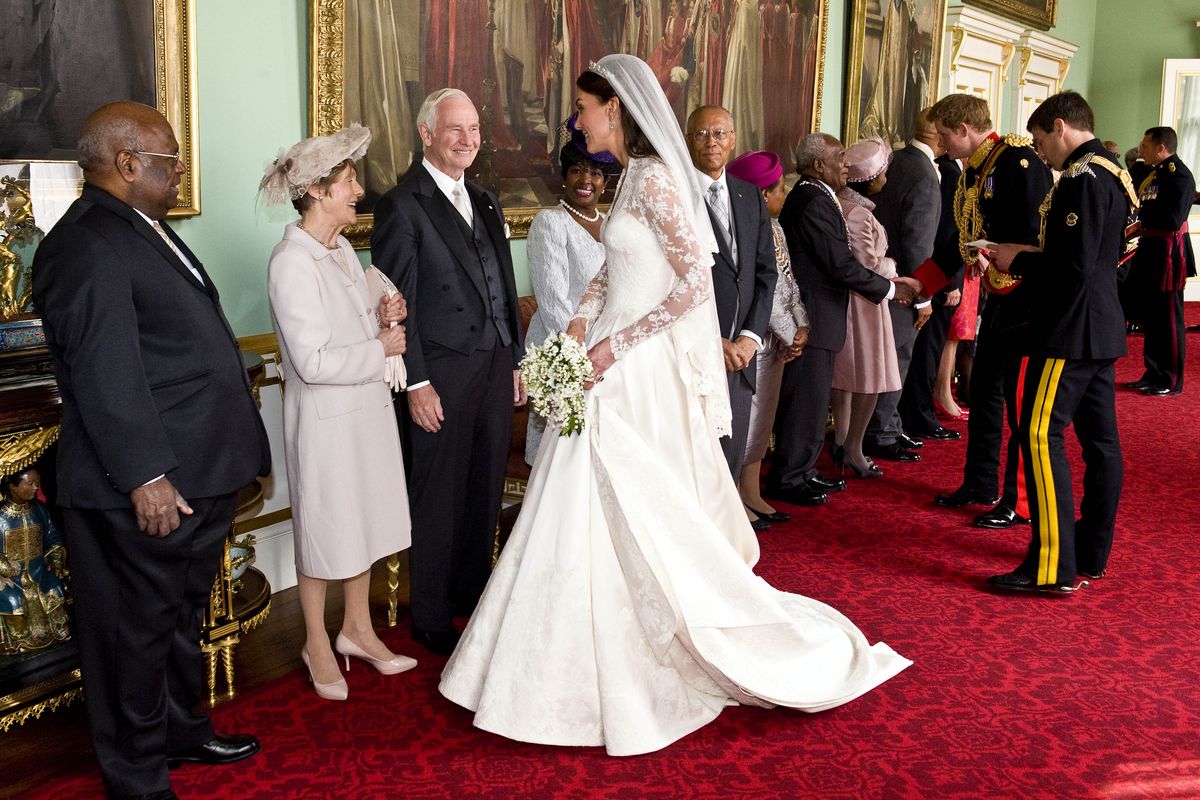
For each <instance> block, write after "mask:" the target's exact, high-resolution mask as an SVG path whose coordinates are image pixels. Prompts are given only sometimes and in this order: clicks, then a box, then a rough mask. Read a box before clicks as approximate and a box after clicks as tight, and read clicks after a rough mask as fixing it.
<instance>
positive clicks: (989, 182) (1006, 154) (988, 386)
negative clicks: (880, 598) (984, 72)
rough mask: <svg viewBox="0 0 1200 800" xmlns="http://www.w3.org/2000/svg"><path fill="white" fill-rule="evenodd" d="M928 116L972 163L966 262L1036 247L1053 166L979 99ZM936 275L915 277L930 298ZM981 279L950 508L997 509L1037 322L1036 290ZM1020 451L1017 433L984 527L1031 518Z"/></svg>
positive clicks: (958, 210)
mask: <svg viewBox="0 0 1200 800" xmlns="http://www.w3.org/2000/svg"><path fill="white" fill-rule="evenodd" d="M929 116H930V118H931V119H932V120H933V121H934V125H935V126H936V127H937V130H938V136H939V139H940V140H941V143H942V146H943V147H944V148H945V150H946V153H947V155H949V156H950V157H951V158H962V159H966V160H967V161H966V168H965V169H964V170H963V174H962V176H961V177H960V178H959V182H958V188H957V190H956V192H955V197H954V211H955V221H956V223H957V225H958V236H959V251H960V255H961V256H962V260H963V263H965V264H967V265H968V268H969V269H970V268H975V269H976V270H979V269H980V267H979V266H978V265H979V264H980V262H979V261H978V260H977V256H978V251H977V250H976V248H973V247H969V246H968V243H969V242H973V241H976V240H980V239H987V240H989V241H993V242H1015V243H1018V244H1030V245H1031V244H1034V243H1036V242H1037V239H1038V227H1039V220H1038V215H1037V209H1038V204H1039V203H1041V201H1042V198H1044V197H1045V196H1046V192H1047V191H1048V190H1049V189H1050V186H1051V183H1052V182H1053V181H1052V178H1051V175H1050V170H1049V169H1047V168H1046V165H1045V164H1043V163H1042V161H1041V159H1039V158H1038V156H1037V153H1035V152H1034V151H1033V149H1032V148H1031V147H1030V146H1029V142H1030V140H1029V139H1027V138H1025V137H1018V136H1013V135H1009V136H1005V137H1000V136H998V135H997V134H996V132H995V130H993V129H992V122H991V116H990V113H989V112H988V107H987V102H986V101H984V100H983V99H982V98H979V97H972V96H971V95H966V94H952V95H947V96H946V97H943V98H942V99H941V100H939V101H938V102H937V103H935V104H934V105H933V107H932V108H931V109H930V110H929ZM947 269H949V270H951V271H952V269H953V267H951V266H949V265H947ZM944 271H945V270H943V272H944ZM930 275H931V271H930V270H928V269H918V270H917V273H916V277H917V279H918V280H921V281H922V283H923V284H925V291H924V293H923V294H925V295H928V294H929V293H930V292H932V291H936V290H937V289H938V288H940V287H939V286H937V285H936V281H932V280H931V277H930ZM934 277H936V275H935V276H934ZM981 282H982V285H983V287H984V288H985V289H987V290H988V292H989V294H988V297H987V303H986V305H985V306H984V310H983V325H982V328H981V329H980V332H979V341H978V344H977V347H976V350H975V364H974V367H973V368H972V371H971V392H970V409H971V415H970V418H969V419H968V421H967V461H966V464H965V465H964V466H963V482H962V485H961V486H960V487H959V488H958V489H956V490H955V491H953V492H951V493H950V494H945V495H939V496H938V497H937V498H935V500H934V502H935V503H937V504H938V505H940V506H947V507H951V508H958V507H961V506H965V505H967V504H969V503H981V504H992V503H996V483H997V474H998V471H999V467H1000V444H1001V442H1002V440H1003V437H1004V420H1005V407H1006V406H1007V407H1008V414H1007V417H1008V425H1009V430H1010V431H1016V427H1017V409H1018V407H1019V405H1020V395H1019V393H1018V391H1017V388H1018V385H1019V378H1020V374H1021V367H1022V354H1021V352H1020V349H1019V347H1018V346H1017V340H1018V339H1019V338H1020V336H1021V334H1022V333H1023V331H1024V329H1025V328H1026V327H1027V326H1028V324H1029V301H1030V297H1029V294H1030V293H1029V291H1028V290H1027V289H1026V288H1025V287H1022V286H1020V285H1019V282H1018V281H1014V280H1012V279H1011V278H1009V277H1008V276H1007V275H1002V274H1000V273H998V272H996V271H995V270H989V271H985V272H984V274H983V277H982V279H981ZM931 284H932V285H931ZM1019 453H1020V450H1019V448H1018V447H1017V443H1016V440H1015V437H1009V447H1008V453H1007V461H1006V464H1005V468H1004V493H1003V495H1002V496H1001V498H1000V501H999V502H998V503H996V505H995V507H994V508H993V509H992V510H991V511H988V512H986V513H983V514H980V515H979V516H977V517H975V521H974V524H975V525H976V526H978V527H983V528H1007V527H1009V526H1011V525H1013V524H1014V523H1016V522H1027V521H1028V516H1029V512H1028V508H1027V503H1026V502H1025V497H1024V494H1025V493H1024V490H1023V480H1022V478H1021V474H1020V473H1021V471H1020V462H1019Z"/></svg>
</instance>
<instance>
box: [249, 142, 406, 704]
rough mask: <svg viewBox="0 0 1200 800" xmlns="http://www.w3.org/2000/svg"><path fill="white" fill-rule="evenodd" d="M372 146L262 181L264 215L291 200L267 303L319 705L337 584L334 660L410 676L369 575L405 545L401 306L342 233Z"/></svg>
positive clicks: (313, 152) (293, 156)
mask: <svg viewBox="0 0 1200 800" xmlns="http://www.w3.org/2000/svg"><path fill="white" fill-rule="evenodd" d="M370 140H371V133H370V131H368V130H367V129H366V128H364V127H362V126H361V125H352V126H350V127H349V128H346V129H344V130H341V131H339V132H338V133H335V134H331V135H329V136H317V137H314V138H311V139H305V140H304V141H302V142H299V143H298V144H296V145H294V146H293V147H292V148H291V149H290V150H288V151H287V153H285V154H281V155H280V157H279V158H277V159H276V160H275V163H274V164H273V165H272V166H271V167H269V168H268V169H267V174H266V175H265V176H264V177H263V180H262V184H261V185H260V189H261V191H262V192H263V195H264V198H265V199H266V201H267V202H286V201H288V200H290V201H291V203H292V205H293V207H295V209H296V210H297V211H299V212H300V221H299V222H294V223H292V224H290V225H288V226H287V228H286V229H285V230H284V234H283V241H281V242H280V243H279V244H278V245H276V246H275V249H274V250H273V251H272V252H271V262H270V266H269V267H268V268H267V294H268V296H269V298H270V300H271V317H272V319H273V320H274V322H275V330H276V332H277V333H278V334H279V354H280V356H281V364H280V375H281V376H282V377H283V381H284V383H283V387H284V389H283V391H284V394H283V400H284V403H283V428H284V449H285V451H286V454H287V477H288V497H289V499H290V501H291V504H292V536H293V541H294V544H295V548H296V579H297V582H298V587H299V590H300V610H301V612H302V613H303V615H304V627H305V631H306V634H307V636H306V639H305V643H304V647H303V649H301V651H300V658H301V660H302V661H303V662H304V665H305V666H306V667H307V668H308V672H309V678H310V679H311V680H312V682H313V685H314V688H315V689H316V692H317V694H318V695H319V696H321V697H322V698H325V699H326V700H345V699H346V697H347V694H348V693H349V687H348V685H347V684H346V681H345V679H344V678H343V677H342V673H341V671H340V670H339V669H338V664H337V660H336V658H335V656H334V648H331V647H330V643H329V634H328V633H327V632H326V630H325V594H326V587H327V585H328V583H329V582H331V581H338V582H340V583H341V584H342V586H343V589H344V596H345V610H344V616H343V619H342V628H341V631H340V632H339V633H338V636H337V643H336V645H335V648H336V650H337V653H338V655H341V656H342V657H343V658H344V659H345V660H346V668H347V670H348V669H349V666H350V656H354V657H355V658H359V659H362V660H363V661H365V662H366V663H368V664H370V665H371V666H372V667H374V668H375V669H376V670H378V671H379V672H382V673H384V674H389V675H390V674H393V673H397V672H403V671H404V670H407V669H412V668H413V667H415V666H416V664H417V662H416V661H414V660H413V659H411V658H409V657H407V656H401V655H396V654H395V653H393V652H392V651H391V650H389V649H388V648H387V646H386V645H385V644H384V643H383V642H381V641H380V640H379V637H378V636H377V635H376V634H375V630H374V628H373V627H372V625H371V613H370V608H369V606H368V603H367V596H368V590H369V588H370V584H371V565H372V564H373V563H374V562H375V561H377V560H379V559H381V558H383V557H385V556H387V555H390V554H392V553H395V552H398V551H400V550H403V549H405V548H407V547H408V546H409V544H410V542H411V530H412V526H411V522H410V518H409V511H408V496H407V494H406V492H405V489H404V462H403V459H402V457H401V453H400V436H399V433H398V432H397V429H396V417H395V412H394V411H393V409H392V389H394V388H397V387H398V386H399V385H401V384H402V382H403V379H404V376H403V364H402V363H400V362H401V360H400V358H399V356H400V355H402V354H403V353H404V349H405V339H404V328H403V327H402V326H400V324H399V323H400V322H401V321H403V319H404V315H405V310H404V300H403V298H402V297H401V296H400V295H399V294H398V293H395V290H394V288H392V287H391V284H390V282H388V281H387V279H386V278H385V277H383V275H382V273H380V272H379V271H378V270H376V269H375V268H374V267H372V268H370V269H369V270H367V271H364V270H363V268H362V265H361V264H360V263H359V261H358V256H356V255H355V253H354V248H352V247H351V246H350V242H349V241H347V240H346V238H345V237H344V236H342V235H341V232H342V229H343V228H345V227H346V226H347V225H351V224H353V223H354V221H355V219H356V215H355V211H356V209H355V206H356V204H357V203H358V200H359V199H360V198H361V197H362V195H363V189H362V187H361V186H359V184H358V177H357V173H356V172H355V169H354V162H355V161H356V160H358V159H359V158H361V157H362V156H363V154H364V153H366V150H367V144H368V143H369V142H370Z"/></svg>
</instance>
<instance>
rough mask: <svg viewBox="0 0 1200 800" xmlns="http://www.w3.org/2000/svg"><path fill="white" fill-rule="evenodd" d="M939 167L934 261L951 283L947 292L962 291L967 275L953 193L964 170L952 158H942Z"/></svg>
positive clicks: (943, 156)
mask: <svg viewBox="0 0 1200 800" xmlns="http://www.w3.org/2000/svg"><path fill="white" fill-rule="evenodd" d="M937 168H938V174H939V175H940V176H941V187H940V189H939V193H940V194H941V208H942V213H941V216H940V217H939V218H938V226H937V232H936V233H935V234H934V237H933V260H934V262H936V263H937V264H940V265H941V266H942V268H943V270H944V274H945V277H946V280H947V281H948V283H947V285H946V288H945V291H952V290H954V289H959V290H961V289H962V287H963V277H964V275H963V261H962V254H961V253H960V252H959V250H958V223H957V222H955V221H954V192H955V190H956V189H957V187H958V176H959V175H962V167H960V166H959V165H958V162H957V161H955V160H954V159H953V158H951V157H950V156H947V155H941V156H938V159H937Z"/></svg>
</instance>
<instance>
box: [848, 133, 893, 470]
mask: <svg viewBox="0 0 1200 800" xmlns="http://www.w3.org/2000/svg"><path fill="white" fill-rule="evenodd" d="M891 156H892V151H891V148H890V147H888V146H887V145H886V144H884V143H883V141H882V140H880V139H866V140H864V141H861V142H859V143H858V144H856V145H853V146H852V147H850V148H849V149H848V150H846V162H847V163H848V164H849V165H850V181H849V184H848V185H847V186H846V188H845V189H843V190H842V191H840V192H838V202H840V203H841V205H842V215H843V216H845V218H846V233H847V235H848V236H849V238H850V250H851V251H852V252H853V253H854V257H855V258H857V259H858V260H859V262H860V263H861V264H862V265H863V266H864V267H866V268H867V269H869V270H872V271H873V272H877V273H879V274H880V275H882V276H883V277H885V278H894V277H896V263H895V262H894V261H892V259H890V258H888V257H887V256H886V255H885V253H887V234H886V233H884V230H883V226H882V225H880V224H879V222H878V220H876V219H875V215H874V214H873V213H871V212H872V211H873V210H874V208H875V204H874V203H872V202H871V201H870V200H869V199H868V198H869V197H870V195H874V194H878V193H879V190H880V189H882V188H883V185H884V183H886V182H887V176H886V174H885V173H886V172H887V165H888V162H889V161H890V160H891ZM887 304H888V301H887V300H884V301H883V302H881V303H879V304H878V305H875V304H874V303H871V302H869V301H867V300H864V299H863V298H862V297H859V296H858V295H856V294H853V293H851V295H850V305H849V307H848V308H847V310H846V344H845V346H843V347H842V349H841V352H839V353H838V354H837V356H836V357H835V358H834V360H833V395H832V398H833V416H834V423H835V424H834V434H833V436H834V439H833V441H834V447H833V460H834V463H836V464H838V465H839V466H841V467H842V468H843V471H844V469H845V467H846V466H849V467H850V469H851V471H853V472H854V474H855V475H857V476H858V477H860V478H880V477H883V470H881V469H879V467H877V466H875V462H874V461H872V460H871V459H869V458H867V457H866V456H865V455H863V451H862V443H863V435H864V434H865V433H866V430H867V424H868V423H869V422H870V421H871V414H872V413H873V412H874V411H875V402H876V400H878V399H879V395H880V394H881V393H883V392H896V391H899V390H900V367H899V364H898V362H897V360H896V340H895V338H894V337H893V335H892V316H891V312H889V311H888V305H887Z"/></svg>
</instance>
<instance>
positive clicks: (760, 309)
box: [687, 106, 778, 530]
mask: <svg viewBox="0 0 1200 800" xmlns="http://www.w3.org/2000/svg"><path fill="white" fill-rule="evenodd" d="M687 142H688V149H689V150H690V151H691V154H692V165H693V166H695V167H696V169H697V170H698V171H699V172H700V175H701V185H703V186H705V187H706V192H705V200H706V202H707V203H708V214H709V216H710V217H711V218H712V223H713V231H715V232H716V234H717V252H716V257H715V259H714V261H713V267H712V275H713V292H714V294H715V295H716V301H717V320H718V322H719V324H720V326H721V337H722V340H721V343H722V345H723V346H724V349H725V369H726V370H727V371H728V372H729V404H730V407H731V409H732V411H733V435H732V436H729V437H724V438H722V439H721V447H722V448H723V449H724V451H725V458H726V459H727V460H728V461H729V469H730V471H732V473H733V477H734V480H737V479H738V477H739V476H740V475H741V471H742V457H743V456H744V455H745V452H746V434H747V432H748V430H749V426H750V404H751V399H752V397H753V395H754V388H755V387H754V382H755V375H756V372H757V368H756V360H755V358H756V354H757V353H758V349H759V348H760V347H762V343H763V337H764V336H765V335H766V332H767V320H768V319H769V318H770V316H771V300H772V297H773V296H774V292H775V281H776V279H777V278H778V272H777V271H776V268H775V246H774V240H773V239H772V236H771V217H770V215H769V214H768V213H767V204H766V203H765V202H764V201H763V195H762V192H760V191H759V190H758V187H756V186H753V185H751V184H749V183H746V182H745V181H742V180H739V179H737V178H735V177H733V176H732V175H727V174H726V173H725V164H726V162H727V161H729V154H730V153H732V152H733V149H734V147H735V145H736V144H737V134H736V132H735V131H734V130H733V116H732V115H731V114H730V113H729V112H728V111H727V110H725V109H724V108H721V107H720V106H700V107H699V108H697V109H696V110H695V111H693V112H692V114H691V116H690V117H688V122H687ZM769 525H770V523H769V522H768V521H756V522H755V529H756V530H761V529H763V528H766V527H769Z"/></svg>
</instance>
